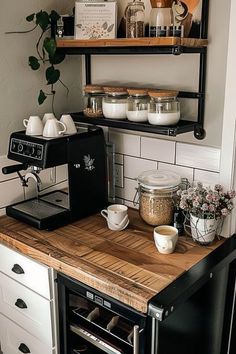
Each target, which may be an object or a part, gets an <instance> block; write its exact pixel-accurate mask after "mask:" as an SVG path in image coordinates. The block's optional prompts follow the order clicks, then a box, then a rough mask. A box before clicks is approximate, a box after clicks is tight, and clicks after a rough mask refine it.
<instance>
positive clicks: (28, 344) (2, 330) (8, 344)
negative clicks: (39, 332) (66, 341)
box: [0, 315, 54, 354]
mask: <svg viewBox="0 0 236 354" xmlns="http://www.w3.org/2000/svg"><path fill="white" fill-rule="evenodd" d="M0 341H1V348H2V351H3V354H21V353H24V352H28V353H30V354H52V353H54V352H53V349H52V348H50V346H47V345H45V344H44V343H42V342H41V341H39V340H38V339H37V338H35V337H34V336H32V335H31V334H29V333H27V332H26V331H25V330H24V329H23V328H21V327H20V326H18V325H16V324H15V323H14V322H12V321H10V320H9V319H7V318H6V317H4V316H3V315H0Z"/></svg>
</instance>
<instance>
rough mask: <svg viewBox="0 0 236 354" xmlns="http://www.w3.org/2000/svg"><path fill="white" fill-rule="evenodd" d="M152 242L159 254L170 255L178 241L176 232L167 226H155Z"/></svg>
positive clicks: (173, 228)
mask: <svg viewBox="0 0 236 354" xmlns="http://www.w3.org/2000/svg"><path fill="white" fill-rule="evenodd" d="M154 241H155V245H156V247H157V249H158V251H159V252H160V253H163V254H169V253H172V252H174V250H175V246H176V243H177V241H178V230H177V229H176V228H175V227H173V226H169V225H160V226H157V227H155V228H154Z"/></svg>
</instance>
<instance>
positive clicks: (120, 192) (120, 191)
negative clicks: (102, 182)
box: [116, 178, 138, 202]
mask: <svg viewBox="0 0 236 354" xmlns="http://www.w3.org/2000/svg"><path fill="white" fill-rule="evenodd" d="M137 187H138V182H137V181H135V180H133V179H129V178H124V188H119V187H116V197H118V198H122V199H126V200H129V201H131V202H132V201H133V200H134V197H135V194H136V191H137V190H136V188H137Z"/></svg>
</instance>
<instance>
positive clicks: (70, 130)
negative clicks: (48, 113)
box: [60, 114, 77, 134]
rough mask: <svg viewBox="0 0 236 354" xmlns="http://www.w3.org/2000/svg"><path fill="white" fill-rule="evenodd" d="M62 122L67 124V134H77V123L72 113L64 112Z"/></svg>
mask: <svg viewBox="0 0 236 354" xmlns="http://www.w3.org/2000/svg"><path fill="white" fill-rule="evenodd" d="M60 122H62V123H64V124H65V125H66V134H76V133H77V129H76V126H75V123H74V121H73V119H72V117H71V115H70V114H63V115H62V116H61V119H60Z"/></svg>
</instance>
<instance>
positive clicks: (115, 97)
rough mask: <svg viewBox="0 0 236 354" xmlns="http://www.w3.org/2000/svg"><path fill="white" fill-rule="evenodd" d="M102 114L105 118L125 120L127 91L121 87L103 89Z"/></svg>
mask: <svg viewBox="0 0 236 354" xmlns="http://www.w3.org/2000/svg"><path fill="white" fill-rule="evenodd" d="M103 89H104V92H105V96H104V97H103V100H102V112H103V115H104V117H105V118H110V119H118V120H120V119H126V107H127V96H128V94H127V90H126V89H125V88H123V87H104V88H103Z"/></svg>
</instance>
